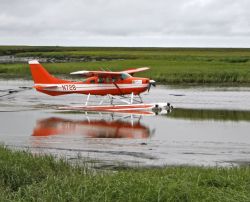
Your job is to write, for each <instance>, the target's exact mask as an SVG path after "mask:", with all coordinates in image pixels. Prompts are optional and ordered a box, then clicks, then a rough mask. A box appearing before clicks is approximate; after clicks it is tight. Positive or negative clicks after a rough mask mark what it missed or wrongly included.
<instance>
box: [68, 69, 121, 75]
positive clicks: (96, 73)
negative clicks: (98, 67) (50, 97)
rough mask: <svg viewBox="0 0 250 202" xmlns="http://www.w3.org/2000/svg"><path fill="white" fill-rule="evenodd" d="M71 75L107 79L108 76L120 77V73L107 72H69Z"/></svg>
mask: <svg viewBox="0 0 250 202" xmlns="http://www.w3.org/2000/svg"><path fill="white" fill-rule="evenodd" d="M70 74H72V75H83V76H86V77H91V76H101V77H109V76H119V75H121V72H109V71H85V70H83V71H77V72H71V73H70Z"/></svg>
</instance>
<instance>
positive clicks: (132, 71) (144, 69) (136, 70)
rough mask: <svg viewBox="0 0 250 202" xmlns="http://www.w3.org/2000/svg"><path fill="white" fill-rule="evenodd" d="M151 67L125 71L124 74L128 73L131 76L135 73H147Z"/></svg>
mask: <svg viewBox="0 0 250 202" xmlns="http://www.w3.org/2000/svg"><path fill="white" fill-rule="evenodd" d="M148 69H149V67H140V68H134V69H128V70H124V71H122V72H126V73H128V74H131V75H133V74H134V73H137V72H143V71H146V70H148Z"/></svg>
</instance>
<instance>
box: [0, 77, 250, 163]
mask: <svg viewBox="0 0 250 202" xmlns="http://www.w3.org/2000/svg"><path fill="white" fill-rule="evenodd" d="M32 85H33V83H32V81H23V80H0V86H1V88H0V124H1V127H0V142H1V143H3V144H5V145H8V146H9V147H11V148H17V149H29V150H31V151H32V152H36V153H40V152H41V153H49V154H52V155H55V156H59V157H63V158H66V159H68V160H69V161H72V162H74V161H76V160H77V161H78V160H82V161H87V160H90V161H91V162H93V160H94V161H96V162H98V163H96V164H95V165H97V166H100V167H103V166H104V167H105V166H106V167H109V166H110V167H112V166H114V165H125V166H130V165H132V166H134V165H135V166H164V165H203V166H232V165H241V164H249V162H250V133H249V130H250V102H249V101H250V88H248V87H218V88H215V87H189V88H182V87H178V88H177V87H176V88H175V87H168V86H157V87H156V88H152V89H151V92H150V93H149V94H146V95H144V101H145V102H149V103H150V102H170V103H171V104H172V105H173V106H174V110H173V111H171V112H170V113H167V114H164V115H151V116H141V115H130V114H111V113H85V112H81V113H79V112H77V111H62V110H58V107H59V106H74V105H81V104H82V103H83V102H84V101H85V99H86V96H84V95H67V96H58V97H50V96H47V95H44V94H41V93H38V92H36V91H35V90H34V89H32V88H31V87H32ZM90 99H91V100H92V101H96V100H97V99H98V98H96V97H95V96H92V97H91V98H90Z"/></svg>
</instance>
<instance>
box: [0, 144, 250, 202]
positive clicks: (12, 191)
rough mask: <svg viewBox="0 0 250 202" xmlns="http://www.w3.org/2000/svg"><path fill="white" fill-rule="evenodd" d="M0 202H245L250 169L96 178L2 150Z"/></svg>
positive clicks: (176, 170)
mask: <svg viewBox="0 0 250 202" xmlns="http://www.w3.org/2000/svg"><path fill="white" fill-rule="evenodd" d="M0 157H1V158H0V201H126V202H127V201H249V198H250V192H249V190H250V168H249V167H240V168H236V167H235V168H203V167H188V166H184V167H167V168H159V169H156V168H152V169H127V170H118V171H115V172H103V171H98V172H94V171H93V170H88V169H86V168H84V167H80V166H75V167H73V166H71V165H69V164H67V163H66V162H65V161H62V160H60V161H55V160H54V159H53V158H52V157H50V156H33V155H31V154H30V153H27V152H14V151H10V150H9V149H6V148H4V147H0Z"/></svg>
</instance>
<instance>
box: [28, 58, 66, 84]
mask: <svg viewBox="0 0 250 202" xmlns="http://www.w3.org/2000/svg"><path fill="white" fill-rule="evenodd" d="M29 65H30V71H31V74H32V77H33V80H34V83H35V84H56V83H59V82H63V80H60V79H57V78H55V77H53V76H52V75H50V74H49V72H47V70H46V69H45V68H44V67H43V66H42V65H41V64H40V63H39V62H38V61H37V60H32V61H29Z"/></svg>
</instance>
